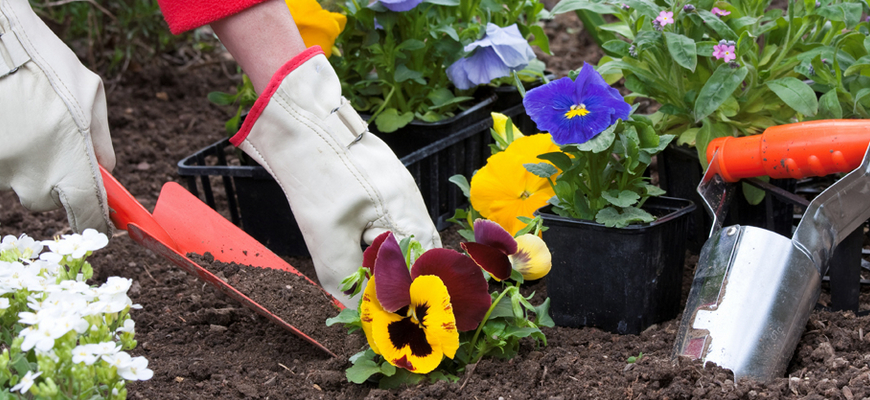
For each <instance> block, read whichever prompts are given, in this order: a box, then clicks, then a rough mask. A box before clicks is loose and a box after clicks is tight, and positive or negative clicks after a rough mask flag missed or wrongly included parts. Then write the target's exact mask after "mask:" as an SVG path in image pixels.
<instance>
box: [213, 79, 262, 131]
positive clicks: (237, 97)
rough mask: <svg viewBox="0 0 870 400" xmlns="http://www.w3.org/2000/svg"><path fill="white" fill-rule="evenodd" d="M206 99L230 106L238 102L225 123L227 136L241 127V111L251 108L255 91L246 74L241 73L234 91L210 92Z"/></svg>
mask: <svg viewBox="0 0 870 400" xmlns="http://www.w3.org/2000/svg"><path fill="white" fill-rule="evenodd" d="M208 100H209V101H210V102H212V103H214V104H217V105H219V106H231V105H235V104H238V107H237V108H236V113H235V115H233V117H232V118H230V119H229V120H228V121H227V122H226V123H225V124H224V129H225V130H226V132H227V136H233V135H235V134H236V132H238V131H239V128H240V127H241V120H242V112H243V111H245V110H248V109H250V108H251V106H253V105H254V103H255V102H256V101H257V92H255V91H254V85H253V84H252V83H251V79H250V78H248V76H247V75H245V74H242V82H241V83H240V84H239V86H238V87H237V88H236V93H224V92H210V93H209V94H208Z"/></svg>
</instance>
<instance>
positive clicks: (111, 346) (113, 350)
mask: <svg viewBox="0 0 870 400" xmlns="http://www.w3.org/2000/svg"><path fill="white" fill-rule="evenodd" d="M85 346H86V347H87V349H88V351H89V352H91V353H92V354H94V355H98V356H111V355H115V354H117V353H118V352H119V351H121V345H119V344H117V343H115V342H102V343H92V344H86V345H85Z"/></svg>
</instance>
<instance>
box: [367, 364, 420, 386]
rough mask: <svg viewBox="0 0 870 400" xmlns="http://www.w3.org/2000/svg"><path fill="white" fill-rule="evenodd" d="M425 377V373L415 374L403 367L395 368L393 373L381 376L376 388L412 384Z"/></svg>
mask: <svg viewBox="0 0 870 400" xmlns="http://www.w3.org/2000/svg"><path fill="white" fill-rule="evenodd" d="M388 365H389V364H388ZM425 379H426V375H420V374H415V373H413V372H411V371H408V370H407V369H404V368H396V373H395V374H393V375H392V376H387V377H384V378H381V381H380V382H378V388H380V389H395V388H398V387H400V386H402V385H408V386H413V385H416V384H418V383H420V382H423V380H425Z"/></svg>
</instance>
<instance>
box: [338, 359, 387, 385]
mask: <svg viewBox="0 0 870 400" xmlns="http://www.w3.org/2000/svg"><path fill="white" fill-rule="evenodd" d="M380 373H381V366H380V365H378V364H377V363H376V362H374V361H372V360H360V361H358V362H356V363H354V364H353V365H352V366H351V367H350V368H348V369H347V372H345V375H346V376H347V380H348V381H350V382H353V383H356V384H361V383H364V382H365V381H367V380H368V379H369V378H370V377H371V376H372V375H374V374H380Z"/></svg>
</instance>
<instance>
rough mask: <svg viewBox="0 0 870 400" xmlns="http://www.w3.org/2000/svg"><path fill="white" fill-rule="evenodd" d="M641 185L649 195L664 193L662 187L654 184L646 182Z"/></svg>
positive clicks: (661, 194) (654, 195) (655, 195)
mask: <svg viewBox="0 0 870 400" xmlns="http://www.w3.org/2000/svg"><path fill="white" fill-rule="evenodd" d="M643 187H644V189H645V190H646V194H647V195H649V196H653V197H657V196H663V195H664V194H665V193H666V192H665V191H664V189H662V188H660V187H658V186H656V185H650V184H648V183H647V184H644V185H643Z"/></svg>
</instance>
